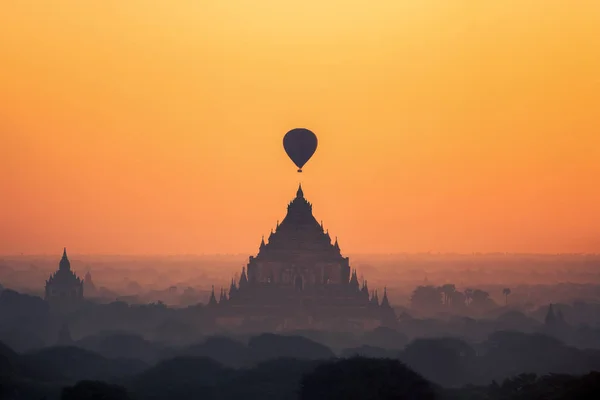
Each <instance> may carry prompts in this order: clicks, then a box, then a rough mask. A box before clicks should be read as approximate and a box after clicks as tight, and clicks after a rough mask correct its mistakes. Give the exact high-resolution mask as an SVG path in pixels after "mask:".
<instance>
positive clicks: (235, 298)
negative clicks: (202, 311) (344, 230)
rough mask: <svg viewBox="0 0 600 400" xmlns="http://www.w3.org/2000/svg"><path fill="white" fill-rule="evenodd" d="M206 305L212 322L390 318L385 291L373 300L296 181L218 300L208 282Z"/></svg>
mask: <svg viewBox="0 0 600 400" xmlns="http://www.w3.org/2000/svg"><path fill="white" fill-rule="evenodd" d="M208 305H209V306H211V307H213V308H214V309H215V310H216V311H215V313H216V322H217V325H226V326H240V325H244V324H245V323H248V321H252V322H253V324H254V325H260V321H266V320H270V321H273V320H277V321H278V322H277V323H278V325H277V329H279V330H284V329H285V330H287V329H304V328H317V329H318V328H321V329H322V328H325V329H327V328H336V327H337V328H344V329H347V328H349V327H350V328H351V327H354V328H358V329H372V328H374V327H377V326H379V325H381V324H382V323H385V322H389V321H394V322H395V320H396V318H395V315H394V311H393V309H392V307H391V306H390V304H389V301H388V298H387V291H384V297H383V301H382V302H381V305H380V302H379V297H378V295H377V292H376V291H374V292H373V295H372V296H371V297H369V289H368V288H367V283H366V281H364V282H363V283H362V287H361V286H360V283H359V281H358V277H357V273H356V270H351V268H350V262H349V258H348V257H344V256H342V254H341V250H340V246H339V243H338V240H337V238H336V239H335V242H334V243H332V240H331V237H330V236H329V232H328V231H327V230H325V229H324V228H323V225H322V223H321V224H319V223H318V222H317V220H316V219H315V217H314V216H313V213H312V204H311V203H309V202H308V201H307V200H306V199H305V198H304V192H303V190H302V186H299V187H298V191H297V192H296V197H295V198H294V199H293V200H292V201H291V202H290V203H289V204H288V208H287V215H286V217H285V218H284V219H283V221H282V222H281V224H279V223H277V227H276V229H275V231H271V233H270V235H269V237H268V241H265V239H264V237H263V239H262V240H261V243H260V247H259V251H258V254H257V255H256V257H253V256H251V257H250V259H249V262H248V265H247V266H244V267H243V268H242V274H241V276H240V279H239V282H238V284H237V285H236V283H235V281H233V280H232V282H231V285H230V287H229V296H228V295H227V292H226V291H225V290H223V289H222V291H221V296H220V299H219V302H218V303H217V299H216V296H215V292H214V288H213V291H212V293H211V295H210V299H209V302H208Z"/></svg>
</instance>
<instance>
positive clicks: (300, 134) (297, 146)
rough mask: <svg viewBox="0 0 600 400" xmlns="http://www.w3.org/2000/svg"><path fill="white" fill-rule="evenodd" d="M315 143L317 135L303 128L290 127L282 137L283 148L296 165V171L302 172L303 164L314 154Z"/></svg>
mask: <svg viewBox="0 0 600 400" xmlns="http://www.w3.org/2000/svg"><path fill="white" fill-rule="evenodd" d="M317 143H318V140H317V136H316V135H315V134H314V133H312V132H311V131H309V130H308V129H304V128H296V129H292V130H291V131H289V132H288V133H286V134H285V136H284V137H283V148H284V149H285V152H286V153H287V155H288V157H290V159H291V160H292V161H293V162H294V164H296V166H297V167H298V172H302V167H304V164H306V163H307V162H308V160H310V158H311V157H312V155H313V154H315V151H316V150H317Z"/></svg>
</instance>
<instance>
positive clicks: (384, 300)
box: [381, 287, 391, 308]
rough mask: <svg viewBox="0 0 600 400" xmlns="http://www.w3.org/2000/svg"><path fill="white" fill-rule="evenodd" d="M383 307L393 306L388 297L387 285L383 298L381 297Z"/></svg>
mask: <svg viewBox="0 0 600 400" xmlns="http://www.w3.org/2000/svg"><path fill="white" fill-rule="evenodd" d="M381 307H383V308H390V307H391V306H390V302H389V300H388V297H387V288H386V287H384V288H383V299H381Z"/></svg>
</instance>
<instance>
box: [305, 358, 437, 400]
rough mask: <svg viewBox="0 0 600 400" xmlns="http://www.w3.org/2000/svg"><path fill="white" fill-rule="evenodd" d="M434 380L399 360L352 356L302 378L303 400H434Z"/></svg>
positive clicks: (323, 365)
mask: <svg viewBox="0 0 600 400" xmlns="http://www.w3.org/2000/svg"><path fill="white" fill-rule="evenodd" d="M434 398H435V389H434V387H433V385H432V384H431V383H429V382H428V381H427V380H426V379H424V378H423V377H421V376H420V375H419V374H417V373H416V372H414V371H412V370H411V369H409V368H408V367H406V366H405V365H404V364H403V363H401V362H400V361H398V360H390V359H367V358H361V357H356V358H351V359H347V360H341V361H333V362H327V363H324V364H321V365H320V366H318V367H317V368H316V369H315V370H314V371H313V372H312V373H309V374H307V375H305V376H304V377H303V378H302V381H301V385H300V399H301V400H309V399H310V400H321V399H323V400H325V399H327V400H329V399H345V400H354V399H356V400H359V399H360V400H365V399H377V400H387V399H390V400H392V399H394V400H403V399H406V400H408V399H422V400H429V399H431V400H433V399H434Z"/></svg>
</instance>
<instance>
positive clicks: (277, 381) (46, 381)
mask: <svg viewBox="0 0 600 400" xmlns="http://www.w3.org/2000/svg"><path fill="white" fill-rule="evenodd" d="M140 340H141V339H140ZM132 343H133V342H132V339H131V338H123V337H121V338H117V339H116V340H114V341H113V345H112V346H113V347H114V346H117V347H118V346H121V347H123V348H124V347H126V346H131V345H132ZM83 345H86V346H90V342H85V341H83V342H74V345H72V346H58V347H50V348H43V349H40V350H36V351H30V352H27V353H21V354H20V353H17V352H15V351H13V350H12V349H10V348H9V347H8V346H6V345H4V344H2V343H0V398H2V399H15V400H18V399H42V398H44V399H47V400H59V399H77V400H86V399H131V400H135V399H137V400H146V399H152V400H158V399H165V400H167V399H181V400H187V399H190V400H191V399H214V400H220V399H223V400H229V399H274V400H277V399H282V400H283V399H289V400H321V399H323V400H324V399H349V400H353V399H357V400H358V399H361V400H363V399H381V400H387V399H414V400H420V399H424V400H427V399H432V400H433V399H442V400H443V399H481V400H484V399H487V400H490V399H491V400H496V399H498V400H505V399H556V400H562V399H564V400H567V399H569V400H571V399H595V398H598V397H597V396H598V394H600V373H598V372H589V371H590V370H592V371H593V370H595V371H598V370H600V353H599V352H598V351H590V350H588V351H585V350H577V349H574V348H569V347H567V346H564V345H562V344H561V343H560V342H557V341H556V340H554V339H551V338H545V337H542V336H539V335H526V334H518V333H514V332H506V333H503V332H498V333H497V334H496V335H495V337H491V338H490V339H489V343H487V344H486V345H487V346H488V350H487V352H486V354H485V355H482V356H478V355H477V354H476V352H475V351H474V350H473V348H472V347H471V346H469V345H468V344H466V343H465V342H463V341H461V340H459V339H450V338H448V339H418V340H416V341H414V342H412V343H409V344H408V345H407V346H406V347H405V348H404V349H403V350H402V349H399V350H394V349H389V348H388V349H385V348H378V347H373V346H361V347H357V348H353V349H346V350H344V351H342V355H341V356H338V355H335V354H334V353H333V352H332V351H331V350H330V349H329V348H328V347H326V346H324V345H322V344H319V343H317V342H314V341H312V340H309V339H307V338H305V337H300V336H280V335H274V334H263V335H258V336H255V337H251V338H250V339H249V340H248V341H247V342H242V341H238V340H234V339H231V338H227V337H210V338H207V339H206V340H205V341H203V342H201V343H198V344H196V345H192V346H189V347H186V348H171V349H169V350H168V351H167V349H165V348H162V352H161V354H160V355H158V356H157V357H156V358H155V359H154V361H150V360H151V359H152V357H150V356H148V355H147V354H143V352H141V353H140V354H138V357H137V358H134V357H132V354H131V352H130V353H129V354H127V352H125V351H123V352H119V351H118V349H115V350H116V351H114V353H113V354H112V355H100V354H99V353H98V352H94V351H91V350H89V349H87V350H86V349H83V348H81V347H78V346H83ZM96 345H97V343H96ZM151 346H152V345H151ZM154 346H155V347H159V344H154ZM100 347H101V346H100ZM490 347H495V350H491V349H490ZM146 351H150V350H149V349H147V350H146ZM119 353H122V354H126V355H127V356H128V357H127V358H124V357H123V356H122V355H120V354H119ZM142 358H145V359H146V361H144V360H143V359H142ZM513 371H515V372H513ZM549 371H557V372H561V373H555V374H550V373H549ZM567 371H570V373H567Z"/></svg>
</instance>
